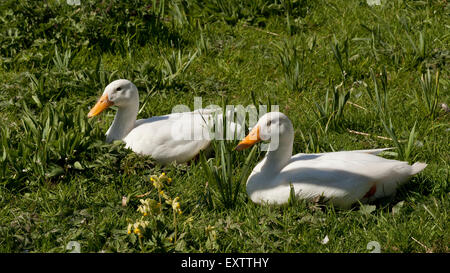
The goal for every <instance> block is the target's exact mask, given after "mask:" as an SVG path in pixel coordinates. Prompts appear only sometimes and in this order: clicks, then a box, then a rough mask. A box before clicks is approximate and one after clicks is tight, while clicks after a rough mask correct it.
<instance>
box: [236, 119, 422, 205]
mask: <svg viewBox="0 0 450 273" xmlns="http://www.w3.org/2000/svg"><path fill="white" fill-rule="evenodd" d="M261 140H265V141H269V140H270V143H269V145H268V147H269V148H268V152H267V154H266V157H265V158H264V159H263V160H262V161H261V162H259V163H258V164H257V165H256V167H255V168H254V169H253V172H252V173H251V174H250V176H249V178H248V180H247V193H248V194H249V196H250V198H251V200H252V201H253V202H255V203H265V202H268V203H272V204H281V203H285V202H287V201H288V199H289V195H290V191H291V188H290V185H291V184H292V186H293V188H294V191H295V195H296V196H297V197H298V198H300V199H306V200H309V201H311V200H314V199H315V198H318V197H321V196H323V197H324V198H325V200H327V201H329V202H330V203H332V204H333V205H335V206H336V207H341V208H349V207H351V205H352V204H354V203H356V202H358V201H360V202H361V203H366V202H368V201H373V200H374V199H376V198H380V197H385V196H392V195H393V194H395V192H396V189H397V188H398V186H400V185H402V184H403V183H405V182H406V181H408V178H409V177H410V176H412V175H414V174H416V173H418V172H420V171H422V170H423V169H424V168H425V167H426V166H427V164H425V163H420V162H417V163H415V164H414V165H412V166H411V165H408V163H407V162H402V161H397V160H389V159H385V158H382V157H378V156H376V154H378V153H380V152H381V151H383V150H386V149H374V150H357V151H343V152H330V153H317V154H297V155H294V156H292V145H293V141H294V128H293V126H292V122H291V121H290V120H289V118H288V117H287V116H286V115H284V114H283V113H279V112H270V113H267V114H265V115H264V116H262V117H261V118H260V119H259V121H258V122H257V124H256V125H255V126H254V127H253V129H252V130H251V131H250V133H249V134H248V135H247V136H246V137H245V138H244V139H243V140H242V141H241V142H240V143H239V144H238V146H237V147H236V150H243V149H246V148H248V147H250V146H252V145H253V144H255V143H257V142H259V141H261Z"/></svg>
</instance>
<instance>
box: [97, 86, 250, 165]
mask: <svg viewBox="0 0 450 273" xmlns="http://www.w3.org/2000/svg"><path fill="white" fill-rule="evenodd" d="M111 105H116V106H117V107H118V109H117V113H116V115H115V117H114V120H113V122H112V124H111V126H110V127H109V129H108V131H107V132H106V142H112V141H114V140H123V141H124V142H125V143H126V147H127V148H130V149H131V150H133V151H134V152H136V153H138V154H143V155H150V156H151V157H152V158H153V159H155V160H156V161H157V162H158V163H161V164H169V163H171V162H177V163H184V162H187V161H189V160H191V159H192V158H194V157H195V156H196V155H197V154H198V153H199V152H200V151H201V150H204V149H206V148H207V147H208V146H209V144H210V143H211V140H212V139H213V138H214V137H215V135H214V134H213V133H215V134H216V135H219V136H222V131H221V128H222V126H221V122H222V112H221V110H220V108H219V109H216V108H212V109H198V110H195V111H192V112H182V113H172V114H168V115H163V116H154V117H151V118H147V119H139V120H136V117H137V115H138V111H139V95H138V91H137V88H136V86H135V85H134V84H133V83H131V82H130V81H128V80H116V81H113V82H112V83H110V84H109V85H108V86H107V87H106V88H105V91H104V92H103V95H102V97H101V98H100V99H99V100H98V102H97V104H96V105H95V106H94V107H93V108H92V109H91V111H90V112H89V114H88V117H93V116H96V115H98V114H99V113H101V112H102V111H103V110H104V109H106V108H108V107H109V106H111ZM215 125H218V126H215ZM228 126H229V127H228V128H229V130H230V132H231V133H232V134H235V133H238V132H239V131H240V130H241V129H240V128H241V126H240V125H239V124H237V123H234V122H231V123H230V124H229V125H228ZM213 130H215V131H214V132H213Z"/></svg>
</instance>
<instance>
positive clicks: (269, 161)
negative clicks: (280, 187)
mask: <svg viewBox="0 0 450 273" xmlns="http://www.w3.org/2000/svg"><path fill="white" fill-rule="evenodd" d="M283 126H285V128H284V130H280V132H281V131H282V132H283V134H279V139H278V141H276V140H274V139H272V140H271V142H270V144H269V149H268V151H267V154H266V160H265V162H264V165H263V166H262V168H261V171H263V172H266V173H278V172H280V171H281V169H283V168H284V167H285V166H286V164H287V163H288V161H289V160H290V159H291V157H292V147H293V142H294V128H293V126H292V123H290V122H289V124H285V125H283Z"/></svg>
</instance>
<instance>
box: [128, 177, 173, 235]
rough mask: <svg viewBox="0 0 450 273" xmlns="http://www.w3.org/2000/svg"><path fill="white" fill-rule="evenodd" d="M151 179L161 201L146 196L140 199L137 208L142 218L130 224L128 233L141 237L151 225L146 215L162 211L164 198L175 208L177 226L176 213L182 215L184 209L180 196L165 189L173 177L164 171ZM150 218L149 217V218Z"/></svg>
mask: <svg viewBox="0 0 450 273" xmlns="http://www.w3.org/2000/svg"><path fill="white" fill-rule="evenodd" d="M150 181H151V183H152V185H153V187H154V188H155V189H156V190H157V192H158V198H159V201H157V200H154V199H151V198H146V199H140V200H139V201H140V202H141V204H140V205H139V207H138V208H137V211H139V212H140V213H141V214H142V216H141V219H140V220H138V221H136V223H134V224H129V225H128V230H127V233H128V234H132V233H134V234H136V235H138V236H139V238H142V237H143V235H142V234H143V232H144V230H145V228H146V227H147V226H148V225H149V221H145V220H144V219H146V218H145V217H147V216H150V215H157V214H160V213H162V209H163V208H162V204H163V203H162V201H163V200H164V201H165V203H166V204H168V205H170V206H171V207H172V210H173V215H174V216H173V217H174V226H176V216H175V215H176V214H178V215H181V214H182V211H181V209H180V202H179V200H180V197H178V196H177V197H175V198H173V199H172V198H171V197H170V196H169V195H168V194H167V193H166V192H165V191H164V189H165V185H166V184H169V183H171V182H172V179H171V178H170V177H167V176H166V174H165V173H162V174H161V175H159V176H157V175H152V176H151V177H150ZM147 219H148V218H147ZM175 241H176V227H175Z"/></svg>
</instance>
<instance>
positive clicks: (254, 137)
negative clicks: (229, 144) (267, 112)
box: [234, 125, 261, 151]
mask: <svg viewBox="0 0 450 273" xmlns="http://www.w3.org/2000/svg"><path fill="white" fill-rule="evenodd" d="M259 130H260V129H259V125H258V126H255V127H253V129H252V130H251V131H250V133H248V135H247V136H246V137H245V138H244V139H243V140H242V141H241V142H239V144H238V145H237V146H236V148H234V149H235V150H237V151H242V150H245V149H247V148H250V147H251V146H253V145H254V144H256V143H258V142H260V141H261V138H260V137H259Z"/></svg>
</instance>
